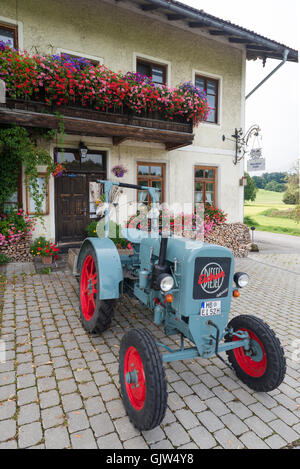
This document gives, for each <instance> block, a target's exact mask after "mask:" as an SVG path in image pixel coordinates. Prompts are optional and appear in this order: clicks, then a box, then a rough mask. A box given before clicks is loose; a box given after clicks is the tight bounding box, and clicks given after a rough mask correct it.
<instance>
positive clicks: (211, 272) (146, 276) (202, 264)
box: [134, 237, 234, 356]
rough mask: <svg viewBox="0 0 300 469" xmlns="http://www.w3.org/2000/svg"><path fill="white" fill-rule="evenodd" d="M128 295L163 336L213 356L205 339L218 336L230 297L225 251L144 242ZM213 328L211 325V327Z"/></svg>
mask: <svg viewBox="0 0 300 469" xmlns="http://www.w3.org/2000/svg"><path fill="white" fill-rule="evenodd" d="M139 261H140V268H139V275H138V281H137V282H136V283H135V286H134V294H135V296H137V297H138V298H139V300H140V301H141V302H142V303H144V304H146V305H147V306H148V307H150V308H151V309H153V311H154V322H155V324H157V325H164V327H165V332H166V334H167V335H173V334H178V333H182V334H184V335H185V336H186V337H187V338H189V339H190V340H191V341H193V342H194V343H197V344H199V337H200V336H201V344H200V345H199V347H201V355H202V356H206V355H210V354H211V353H212V352H213V347H214V341H213V340H211V338H210V335H211V333H212V328H215V327H216V328H217V329H218V331H219V334H220V336H222V334H224V331H225V328H226V325H227V323H228V316H229V311H230V305H231V297H232V284H233V278H234V257H233V255H232V253H231V251H229V250H228V249H226V248H223V247H220V246H213V245H209V244H206V243H202V242H199V241H195V240H189V239H186V238H175V237H171V238H161V239H154V238H148V237H147V238H144V239H142V240H141V241H140V245H139ZM210 321H211V322H212V323H213V324H214V326H212V324H211V323H209V322H210Z"/></svg>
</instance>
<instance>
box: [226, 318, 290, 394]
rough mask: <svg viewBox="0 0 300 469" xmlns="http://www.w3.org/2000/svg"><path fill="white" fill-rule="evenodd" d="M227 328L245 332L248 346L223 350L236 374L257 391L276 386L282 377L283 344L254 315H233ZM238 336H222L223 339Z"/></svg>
mask: <svg viewBox="0 0 300 469" xmlns="http://www.w3.org/2000/svg"><path fill="white" fill-rule="evenodd" d="M228 328H231V329H233V331H234V332H237V331H243V332H248V334H249V337H250V350H249V351H246V350H245V349H244V347H240V348H237V349H234V350H229V351H228V352H227V355H228V359H229V362H230V363H231V365H232V367H233V368H234V370H235V372H236V374H237V376H238V378H239V379H240V380H241V381H242V382H243V383H245V384H246V385H247V386H249V388H251V389H254V390H255V391H257V392H270V391H273V390H274V389H276V388H278V386H280V384H281V383H282V381H283V380H284V377H285V372H286V360H285V356H284V351H283V348H282V346H281V344H280V341H279V339H278V338H277V337H276V335H275V333H274V331H273V330H272V329H271V328H270V327H269V326H268V324H266V323H265V322H264V321H262V320H261V319H259V318H257V317H255V316H248V315H241V316H237V317H235V318H233V319H232V320H231V321H230V323H229V324H228ZM232 340H233V341H238V340H240V339H239V338H238V337H234V336H233V337H230V336H229V335H227V336H226V337H225V342H231V341H232Z"/></svg>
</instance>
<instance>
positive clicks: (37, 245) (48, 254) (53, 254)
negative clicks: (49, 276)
mask: <svg viewBox="0 0 300 469" xmlns="http://www.w3.org/2000/svg"><path fill="white" fill-rule="evenodd" d="M30 252H31V254H32V255H33V256H34V257H36V256H38V257H40V258H41V259H42V263H43V264H52V262H53V258H55V259H57V258H58V253H59V248H58V247H57V246H56V245H55V244H54V243H51V241H49V240H47V239H46V238H44V236H40V237H39V238H37V239H36V240H35V241H34V243H33V244H32V245H31V247H30Z"/></svg>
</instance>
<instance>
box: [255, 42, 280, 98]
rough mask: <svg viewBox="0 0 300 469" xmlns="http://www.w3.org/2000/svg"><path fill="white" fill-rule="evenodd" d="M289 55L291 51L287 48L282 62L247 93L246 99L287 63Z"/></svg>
mask: <svg viewBox="0 0 300 469" xmlns="http://www.w3.org/2000/svg"><path fill="white" fill-rule="evenodd" d="M288 56H289V51H288V50H287V49H285V51H284V53H283V60H282V62H281V63H280V64H279V65H277V67H276V68H275V69H274V70H273V71H272V72H271V73H269V75H268V76H267V77H266V78H264V79H263V80H262V81H261V82H260V83H259V84H258V85H257V86H256V87H255V88H254V89H253V90H252V91H251V92H250V93H249V94H247V96H246V99H248V98H250V96H252V95H253V93H255V91H257V90H258V89H259V88H260V87H261V86H262V85H263V84H264V83H266V81H267V80H269V78H271V76H272V75H274V73H276V72H277V70H279V69H280V68H281V67H282V66H283V65H284V64H285V63H286V61H287V58H288Z"/></svg>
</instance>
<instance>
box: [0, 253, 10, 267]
mask: <svg viewBox="0 0 300 469" xmlns="http://www.w3.org/2000/svg"><path fill="white" fill-rule="evenodd" d="M9 262H11V258H10V257H8V256H7V255H6V254H0V265H5V264H9Z"/></svg>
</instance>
